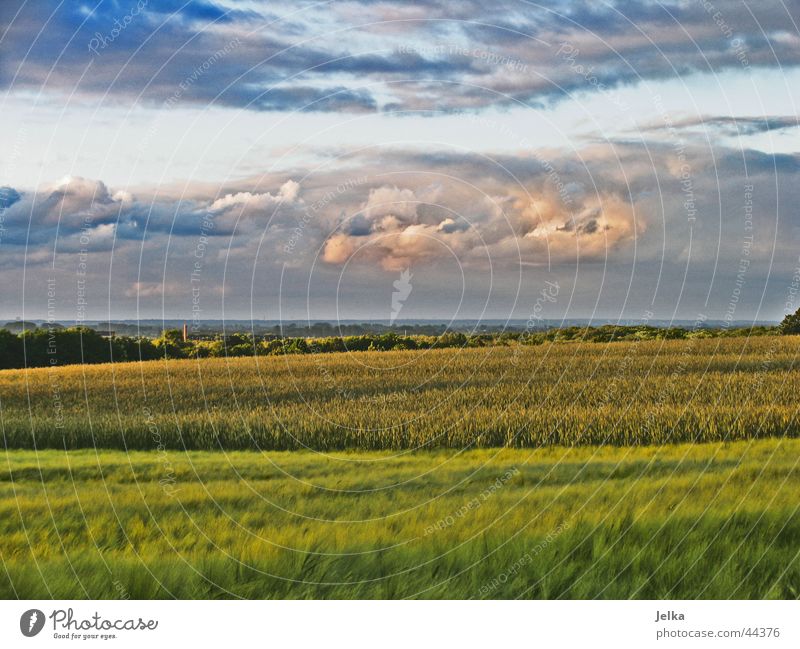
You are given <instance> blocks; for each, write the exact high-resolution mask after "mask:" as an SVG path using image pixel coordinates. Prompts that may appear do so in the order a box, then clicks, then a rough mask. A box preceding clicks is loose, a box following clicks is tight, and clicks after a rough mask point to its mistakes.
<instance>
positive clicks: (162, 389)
mask: <svg viewBox="0 0 800 649" xmlns="http://www.w3.org/2000/svg"><path fill="white" fill-rule="evenodd" d="M798 348H800V337H797V336H761V337H755V338H749V339H748V338H718V339H693V340H681V341H646V342H625V343H612V344H599V343H588V344H580V343H566V344H560V343H550V344H545V345H539V346H535V347H528V346H522V345H516V346H510V347H489V348H477V349H476V348H468V349H467V348H465V349H434V350H428V351H424V350H422V351H396V352H356V353H339V354H310V355H305V356H281V357H247V358H229V359H226V358H222V359H198V360H171V361H164V360H162V361H149V362H140V363H120V364H113V365H112V364H105V365H91V366H65V367H52V368H40V369H29V370H7V371H3V372H0V414H1V415H2V431H3V437H4V442H5V446H6V448H20V449H25V448H27V449H32V448H39V449H44V448H60V449H63V448H69V449H78V448H107V449H135V450H153V449H164V448H166V449H188V450H192V449H194V450H220V449H224V450H259V449H260V450H292V449H304V448H305V449H312V450H318V451H340V450H346V449H351V450H383V449H405V450H411V449H423V448H486V447H504V446H508V447H523V448H524V447H538V446H544V445H551V444H555V445H568V446H573V445H584V444H588V445H598V444H611V445H631V444H665V443H681V442H712V441H733V440H745V439H755V438H763V437H796V436H798V433H799V432H800V423H799V422H798V418H797V415H798V406H799V402H798V400H797V385H798V379H800V372H799V371H798V370H800V366H799V365H798V358H797V351H798Z"/></svg>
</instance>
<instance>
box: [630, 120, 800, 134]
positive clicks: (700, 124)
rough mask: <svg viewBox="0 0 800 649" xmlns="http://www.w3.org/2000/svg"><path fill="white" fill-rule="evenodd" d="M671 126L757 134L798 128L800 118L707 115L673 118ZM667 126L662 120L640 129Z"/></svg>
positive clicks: (661, 128)
mask: <svg viewBox="0 0 800 649" xmlns="http://www.w3.org/2000/svg"><path fill="white" fill-rule="evenodd" d="M670 126H672V127H673V128H676V129H696V128H702V129H707V130H715V131H719V132H720V133H722V134H724V135H729V136H739V135H757V134H758V133H768V132H770V131H782V130H784V129H790V128H797V127H799V126H800V119H798V117H797V116H795V115H765V116H764V117H747V116H742V117H733V116H730V115H707V116H700V117H685V118H682V119H676V120H672V122H671V124H670ZM667 128H668V127H667V125H665V124H664V122H663V120H662V121H661V122H653V123H649V124H645V125H643V126H642V127H641V128H640V130H641V131H644V132H653V131H663V130H665V129H667Z"/></svg>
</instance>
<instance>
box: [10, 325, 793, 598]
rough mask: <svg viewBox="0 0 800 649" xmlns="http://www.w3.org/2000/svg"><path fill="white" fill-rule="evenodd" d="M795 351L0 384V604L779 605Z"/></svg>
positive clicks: (306, 364)
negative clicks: (725, 601)
mask: <svg viewBox="0 0 800 649" xmlns="http://www.w3.org/2000/svg"><path fill="white" fill-rule="evenodd" d="M799 341H800V339H798V338H797V337H789V336H785V337H761V338H755V339H750V340H748V339H745V338H731V339H723V338H720V339H711V340H691V341H651V342H640V343H612V344H589V345H581V344H552V345H542V346H538V347H522V346H519V347H508V348H497V347H495V348H487V349H464V350H459V349H444V350H431V351H407V352H384V353H358V354H346V353H343V354H324V355H323V354H319V355H317V354H313V355H307V356H287V357H270V358H236V359H206V360H201V361H191V360H181V361H154V362H148V363H135V364H119V365H94V366H75V367H56V368H54V369H36V370H28V371H18V370H11V371H5V372H0V425H2V431H3V435H4V440H5V448H6V450H5V451H4V453H3V462H2V463H1V464H0V562H1V565H2V567H1V568H0V597H4V598H11V597H24V598H49V597H54V598H82V597H91V598H166V597H180V598H195V597H204V598H205V597H245V598H323V597H326V598H327V597H330V598H354V597H358V598H374V597H380V598H406V597H422V598H514V597H521V598H595V597H598V598H628V597H635V598H787V597H788V598H796V597H799V596H800V561H799V560H798V553H799V552H800V517H799V516H798V508H800V504H799V503H798V499H797V493H798V491H799V490H800V473H798V461H800V439H794V438H795V437H800V435H798V432H800V430H799V429H798V423H797V416H796V415H797V413H798V401H797V385H798V379H799V378H800V376H798V369H797V359H796V348H797V345H798V342H799ZM126 449H127V450H126ZM321 451H324V452H321Z"/></svg>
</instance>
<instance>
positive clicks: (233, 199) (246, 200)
mask: <svg viewBox="0 0 800 649" xmlns="http://www.w3.org/2000/svg"><path fill="white" fill-rule="evenodd" d="M299 192H300V185H299V183H297V182H295V181H294V180H287V181H286V182H285V183H284V184H283V185H281V187H280V189H279V190H278V193H277V194H274V195H273V194H270V193H269V192H265V193H260V194H254V193H251V192H238V193H236V194H226V195H225V196H223V197H222V198H218V199H217V200H215V201H214V202H213V203H211V205H210V206H209V208H208V209H209V210H210V211H212V212H224V211H226V210H229V209H231V208H234V207H239V208H241V213H242V214H244V213H247V214H249V215H252V214H256V213H259V212H265V211H266V210H268V209H270V208H275V207H277V206H278V205H282V204H284V203H293V202H294V201H295V200H297V197H298V194H299Z"/></svg>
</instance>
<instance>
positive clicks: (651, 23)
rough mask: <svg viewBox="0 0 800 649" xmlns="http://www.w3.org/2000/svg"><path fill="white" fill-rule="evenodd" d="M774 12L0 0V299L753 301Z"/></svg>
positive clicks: (184, 306) (789, 209) (353, 308)
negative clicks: (397, 291) (401, 291)
mask: <svg viewBox="0 0 800 649" xmlns="http://www.w3.org/2000/svg"><path fill="white" fill-rule="evenodd" d="M798 8H800V7H798V3H788V2H770V1H767V2H758V3H755V2H741V1H737V2H722V1H716V2H711V1H708V0H692V1H689V0H687V1H682V2H664V3H655V2H653V3H651V2H617V3H606V2H560V3H547V4H537V3H532V2H521V1H518V0H513V1H511V0H509V1H508V2H500V3H494V4H492V5H491V7H490V8H489V7H487V6H485V3H479V2H458V3H455V2H439V1H427V2H426V1H423V2H416V3H394V2H371V1H361V2H358V1H356V2H334V3H326V2H308V3H291V4H288V3H287V4H286V5H285V6H277V5H275V4H273V3H252V2H226V3H212V2H192V3H183V2H180V1H174V0H170V1H167V2H155V1H154V0H150V1H148V2H146V1H145V0H141V2H139V3H138V4H137V2H126V1H122V0H120V1H116V2H99V3H96V2H95V3H80V2H75V3H72V2H62V3H59V2H43V1H34V2H22V3H15V2H8V3H3V5H2V9H0V35H1V36H0V84H1V85H2V95H1V98H0V105H2V114H3V128H4V130H5V134H4V138H3V140H4V145H5V146H3V147H2V153H1V154H0V155H1V156H2V157H0V185H2V186H3V187H4V188H5V189H3V190H2V193H0V210H1V211H2V229H0V274H2V277H3V281H4V284H5V285H6V286H10V287H13V289H12V290H11V291H4V294H3V298H2V304H0V311H2V314H0V317H5V318H7V319H12V318H14V317H27V318H46V317H48V315H50V316H51V317H54V318H55V319H60V320H74V319H75V318H76V317H79V316H84V315H85V317H87V318H96V319H99V318H106V317H110V318H114V319H116V318H132V317H137V316H139V317H148V318H149V317H159V316H164V317H168V318H173V317H178V318H191V317H192V316H193V315H194V316H198V315H199V316H200V317H203V318H220V317H228V318H248V317H256V318H263V317H267V318H277V317H284V318H292V319H295V318H296V319H300V318H309V319H312V320H316V319H331V318H336V317H342V318H377V319H388V318H389V314H390V308H391V307H390V305H391V295H392V291H393V289H392V286H393V282H394V281H396V280H397V279H398V277H399V276H400V273H401V272H402V271H404V270H405V269H409V270H410V272H411V273H412V280H411V282H412V286H413V288H412V291H411V293H410V295H409V297H408V299H407V300H406V301H405V303H404V306H403V308H404V312H403V313H402V314H401V317H407V318H412V319H413V318H426V317H427V318H476V317H487V318H505V317H513V318H528V317H529V316H530V315H531V314H532V313H533V311H534V309H535V308H536V304H537V296H539V295H540V293H541V291H542V289H543V287H546V286H548V284H547V283H548V282H551V283H557V284H558V286H559V294H558V298H557V299H556V300H554V301H548V303H547V305H546V309H547V311H546V313H544V314H543V316H544V317H547V318H559V317H570V318H579V317H580V318H587V317H597V318H603V319H607V318H623V319H647V318H650V317H652V318H658V319H669V318H681V319H691V320H694V319H695V318H696V317H698V316H699V315H703V316H705V317H708V318H712V319H716V318H724V317H726V316H727V317H729V318H733V319H735V320H747V319H767V320H768V319H779V318H780V317H782V315H783V314H784V313H785V312H786V311H787V310H789V309H791V308H797V307H798V306H800V304H795V302H794V300H795V299H796V298H794V297H793V294H792V290H791V289H792V277H793V274H794V270H795V268H797V266H798V254H799V253H800V251H799V250H798V246H797V241H798V234H800V217H799V216H798V212H797V208H796V206H797V205H798V204H800V184H798V182H797V181H798V174H800V155H799V154H798V151H800V146H798V144H799V142H798V134H799V133H800V130H798V128H797V127H798V120H797V105H798V100H800V97H799V96H798V94H799V93H800V91H798V88H800V72H799V71H798V62H800V30H798V26H797V24H796V22H795V21H796V16H798V15H800V12H798V11H797V10H798ZM79 282H83V284H80V283H79ZM48 292H49V293H50V294H52V295H55V297H52V296H51V297H50V301H49V302H48ZM81 302H83V303H81ZM537 313H538V311H537ZM650 314H652V315H650Z"/></svg>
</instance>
